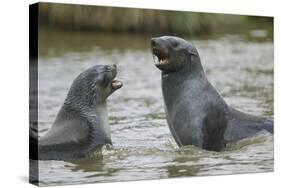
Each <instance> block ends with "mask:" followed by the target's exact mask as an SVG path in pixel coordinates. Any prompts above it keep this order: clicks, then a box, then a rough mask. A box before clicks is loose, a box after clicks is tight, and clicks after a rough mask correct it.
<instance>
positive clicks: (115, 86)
mask: <svg viewBox="0 0 281 188" xmlns="http://www.w3.org/2000/svg"><path fill="white" fill-rule="evenodd" d="M122 86H123V83H122V82H121V81H119V80H113V81H112V82H111V87H112V88H113V89H119V88H120V87H122Z"/></svg>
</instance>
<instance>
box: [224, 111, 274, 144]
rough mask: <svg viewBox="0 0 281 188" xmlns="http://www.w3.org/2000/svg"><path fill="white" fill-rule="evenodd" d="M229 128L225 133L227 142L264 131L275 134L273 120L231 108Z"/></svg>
mask: <svg viewBox="0 0 281 188" xmlns="http://www.w3.org/2000/svg"><path fill="white" fill-rule="evenodd" d="M228 116H229V118H228V127H227V129H226V131H225V140H226V141H227V142H231V141H237V140H240V139H243V138H246V137H250V136H254V135H256V134H257V133H258V132H260V131H262V130H266V131H268V132H269V133H272V134H273V120H269V119H265V118H261V117H257V116H253V115H250V114H246V113H244V112H241V111H238V110H236V109H234V108H231V107H229V115H228Z"/></svg>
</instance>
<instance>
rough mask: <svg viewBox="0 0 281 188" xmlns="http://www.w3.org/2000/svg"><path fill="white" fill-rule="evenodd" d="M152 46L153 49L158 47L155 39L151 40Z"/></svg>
mask: <svg viewBox="0 0 281 188" xmlns="http://www.w3.org/2000/svg"><path fill="white" fill-rule="evenodd" d="M150 44H151V47H154V46H155V45H156V41H155V39H154V38H152V39H151V40H150Z"/></svg>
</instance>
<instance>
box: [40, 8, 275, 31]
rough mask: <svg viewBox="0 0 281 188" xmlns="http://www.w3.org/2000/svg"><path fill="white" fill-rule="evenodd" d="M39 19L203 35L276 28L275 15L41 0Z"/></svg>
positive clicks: (64, 25) (62, 25) (66, 25)
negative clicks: (245, 14) (77, 3)
mask: <svg viewBox="0 0 281 188" xmlns="http://www.w3.org/2000/svg"><path fill="white" fill-rule="evenodd" d="M39 21H40V22H39V23H40V24H41V25H40V26H43V27H55V28H59V29H63V30H69V31H75V30H78V31H102V32H130V33H153V34H163V33H166V34H177V35H200V34H210V33H216V32H234V31H235V30H236V29H237V28H239V29H240V30H241V29H255V28H260V27H261V26H262V27H263V28H266V29H267V30H269V31H270V32H269V33H272V31H273V18H272V17H258V16H239V15H228V14H212V13H196V12H183V11H167V10H155V9H154V10H153V9H136V8H117V7H103V6H92V5H91V6H87V5H71V4H57V3H40V4H39Z"/></svg>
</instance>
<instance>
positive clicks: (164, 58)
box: [152, 47, 169, 66]
mask: <svg viewBox="0 0 281 188" xmlns="http://www.w3.org/2000/svg"><path fill="white" fill-rule="evenodd" d="M152 54H153V59H154V57H155V56H156V57H157V58H158V61H156V62H155V60H154V62H155V65H156V66H159V65H166V64H168V63H169V60H168V55H167V54H166V53H165V52H164V50H160V49H159V48H156V47H153V48H152Z"/></svg>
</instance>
